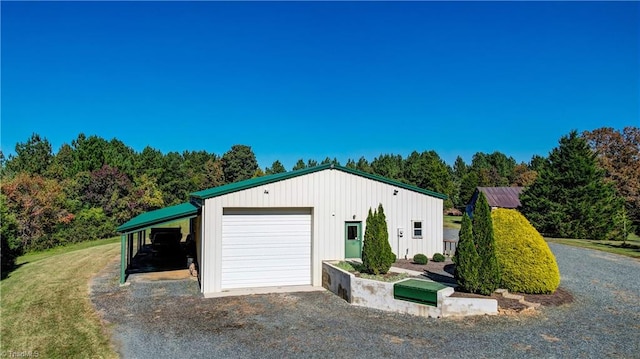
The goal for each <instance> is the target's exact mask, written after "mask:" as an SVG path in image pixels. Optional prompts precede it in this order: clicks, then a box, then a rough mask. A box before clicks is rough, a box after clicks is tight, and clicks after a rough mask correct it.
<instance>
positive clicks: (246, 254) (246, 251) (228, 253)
mask: <svg viewBox="0 0 640 359" xmlns="http://www.w3.org/2000/svg"><path fill="white" fill-rule="evenodd" d="M272 249H273V250H276V251H278V252H277V253H273V254H272V253H265V251H264V247H244V248H234V249H227V250H224V256H223V257H222V260H223V261H227V260H229V261H242V262H246V261H264V260H277V259H278V258H288V257H289V258H298V257H300V256H306V255H309V254H311V251H310V250H309V248H305V247H292V246H289V247H287V246H280V247H278V246H274V247H273V248H272Z"/></svg>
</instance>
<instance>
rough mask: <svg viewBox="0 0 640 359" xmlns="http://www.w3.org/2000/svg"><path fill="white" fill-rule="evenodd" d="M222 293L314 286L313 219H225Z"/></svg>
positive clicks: (285, 216) (236, 216) (305, 216)
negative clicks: (263, 288) (273, 287)
mask: <svg viewBox="0 0 640 359" xmlns="http://www.w3.org/2000/svg"><path fill="white" fill-rule="evenodd" d="M221 284H222V289H233V288H247V287H266V286H286V285H306V284H311V215H309V214H293V213H290V212H289V213H287V214H260V213H253V214H232V215H224V216H223V226H222V283H221Z"/></svg>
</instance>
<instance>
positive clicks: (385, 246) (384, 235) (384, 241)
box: [377, 203, 396, 273]
mask: <svg viewBox="0 0 640 359" xmlns="http://www.w3.org/2000/svg"><path fill="white" fill-rule="evenodd" d="M377 221H378V233H379V236H380V245H381V246H382V253H383V258H384V265H385V266H386V269H384V270H383V272H382V273H387V272H388V271H389V268H391V265H392V264H393V263H394V262H395V261H396V255H395V254H393V251H392V250H391V245H390V244H389V229H388V227H387V216H385V214H384V208H383V207H382V203H380V204H379V205H378V217H377ZM383 268H384V267H383Z"/></svg>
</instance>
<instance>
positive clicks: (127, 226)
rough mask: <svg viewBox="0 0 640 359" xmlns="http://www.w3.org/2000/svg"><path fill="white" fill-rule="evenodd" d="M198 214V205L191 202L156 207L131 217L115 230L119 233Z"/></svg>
mask: <svg viewBox="0 0 640 359" xmlns="http://www.w3.org/2000/svg"><path fill="white" fill-rule="evenodd" d="M197 214H198V207H196V206H194V205H193V204H191V203H182V204H179V205H176V206H171V207H166V208H162V209H157V210H155V211H149V212H145V213H142V214H140V215H138V216H136V217H133V218H132V219H130V220H129V221H128V222H126V223H124V224H123V225H121V226H120V227H118V228H117V229H116V230H117V231H118V232H120V233H125V232H133V231H136V230H139V229H143V228H147V227H151V226H153V225H156V224H160V223H166V222H172V221H175V220H178V219H182V218H187V217H193V216H196V215H197Z"/></svg>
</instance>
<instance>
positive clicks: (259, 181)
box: [191, 163, 447, 199]
mask: <svg viewBox="0 0 640 359" xmlns="http://www.w3.org/2000/svg"><path fill="white" fill-rule="evenodd" d="M326 169H336V170H339V171H342V172H346V173H350V174H353V175H356V176H361V177H365V178H368V179H371V180H374V181H379V182H383V183H386V184H390V185H392V186H396V187H399V188H404V189H407V190H410V191H414V192H418V193H422V194H426V195H428V196H432V197H436V198H440V199H447V195H445V194H442V193H438V192H433V191H430V190H427V189H424V188H420V187H416V186H412V185H408V184H406V183H402V182H398V181H394V180H392V179H389V178H386V177H382V176H378V175H374V174H371V173H366V172H362V171H358V170H355V169H352V168H348V167H343V166H338V165H335V164H331V163H327V164H324V165H319V166H314V167H309V168H305V169H301V170H297V171H290V172H284V173H276V174H273V175H269V176H263V177H257V178H251V179H248V180H244V181H240V182H235V183H229V184H226V185H224V186H219V187H214V188H209V189H206V190H203V191H198V192H194V193H191V196H192V197H193V198H197V199H207V198H212V197H217V196H222V195H224V194H227V193H232V192H237V191H241V190H245V189H249V188H253V187H257V186H261V185H265V184H269V183H274V182H278V181H283V180H286V179H289V178H294V177H298V176H303V175H306V174H309V173H314V172H318V171H323V170H326Z"/></svg>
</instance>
